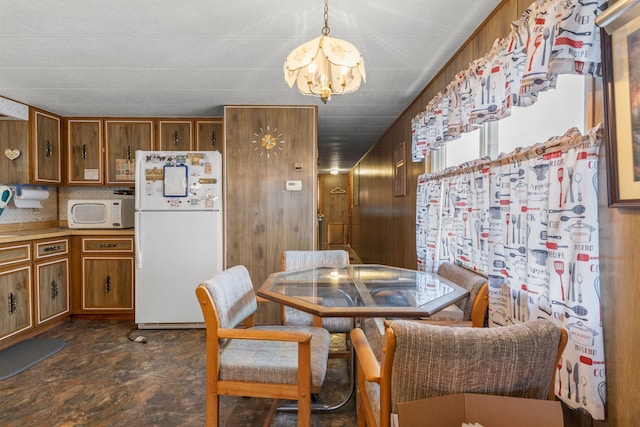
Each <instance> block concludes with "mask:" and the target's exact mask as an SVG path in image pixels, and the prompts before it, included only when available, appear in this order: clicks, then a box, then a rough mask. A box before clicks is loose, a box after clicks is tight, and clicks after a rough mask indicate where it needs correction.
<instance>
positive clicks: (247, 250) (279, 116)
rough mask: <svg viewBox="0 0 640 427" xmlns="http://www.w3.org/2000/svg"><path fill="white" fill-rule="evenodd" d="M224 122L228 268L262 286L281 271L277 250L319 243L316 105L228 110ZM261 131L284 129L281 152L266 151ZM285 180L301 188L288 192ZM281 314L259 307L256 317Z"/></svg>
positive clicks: (268, 319) (265, 319)
mask: <svg viewBox="0 0 640 427" xmlns="http://www.w3.org/2000/svg"><path fill="white" fill-rule="evenodd" d="M224 124H225V148H224V170H225V178H224V182H223V185H224V188H225V191H224V196H225V200H224V209H225V268H229V267H232V266H234V265H239V264H242V265H244V266H246V267H247V269H248V270H249V273H250V275H251V280H252V281H253V285H254V287H255V288H256V289H257V288H258V287H259V286H260V285H262V282H263V281H264V280H265V279H266V278H267V276H268V275H269V274H270V273H273V272H275V271H278V270H279V269H280V252H282V251H283V250H287V249H292V250H294V249H295V250H313V249H314V248H315V245H316V228H317V227H316V213H317V166H316V163H317V107H316V106H309V107H306V106H291V107H287V106H232V107H226V108H225V118H224ZM267 128H268V129H269V130H268V131H267ZM274 128H277V131H274ZM261 129H262V131H261ZM263 131H264V133H270V134H272V135H274V136H277V135H279V134H280V133H282V137H281V139H282V140H284V141H285V142H284V144H281V143H280V142H278V143H276V144H277V145H278V146H279V147H281V148H282V151H280V150H279V149H278V148H273V149H271V150H262V146H261V143H260V139H261V137H262V134H263ZM254 141H255V142H254ZM261 153H262V155H261ZM267 153H269V157H267ZM274 154H277V155H274ZM296 163H299V164H301V165H302V171H297V170H296V168H295V166H296ZM287 180H295V181H301V182H302V190H301V191H287V189H286V186H285V184H286V181H287ZM278 318H279V307H277V306H276V305H275V304H271V303H266V304H260V307H259V312H258V319H257V321H258V322H260V323H264V322H274V321H277V320H278Z"/></svg>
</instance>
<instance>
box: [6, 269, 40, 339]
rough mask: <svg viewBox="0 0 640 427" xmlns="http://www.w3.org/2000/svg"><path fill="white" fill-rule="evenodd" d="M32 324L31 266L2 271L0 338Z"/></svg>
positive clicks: (27, 327)
mask: <svg viewBox="0 0 640 427" xmlns="http://www.w3.org/2000/svg"><path fill="white" fill-rule="evenodd" d="M31 326H32V323H31V266H27V267H22V268H16V269H14V270H7V271H3V272H0V340H2V339H4V338H8V337H10V336H12V335H15V334H17V333H18V332H21V331H24V330H25V329H29V328H30V327H31Z"/></svg>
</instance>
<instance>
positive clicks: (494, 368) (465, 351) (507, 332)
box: [390, 320, 560, 413]
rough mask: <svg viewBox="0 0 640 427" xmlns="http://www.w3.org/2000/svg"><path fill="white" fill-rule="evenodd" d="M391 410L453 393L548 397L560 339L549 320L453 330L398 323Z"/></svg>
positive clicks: (395, 330) (406, 322) (555, 328)
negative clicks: (403, 404) (402, 404)
mask: <svg viewBox="0 0 640 427" xmlns="http://www.w3.org/2000/svg"><path fill="white" fill-rule="evenodd" d="M390 327H391V328H393V330H394V332H395V334H396V348H395V353H394V358H393V366H392V372H393V374H392V378H391V405H392V406H391V411H392V412H393V413H397V411H398V407H397V404H398V402H406V401H411V400H417V399H424V398H427V397H434V396H441V395H446V394H454V393H484V394H493V395H502V396H512V397H521V398H529V399H546V398H547V397H548V392H549V387H550V386H551V377H552V374H553V369H554V367H555V358H556V354H557V350H558V342H559V340H560V330H559V328H558V327H557V326H555V325H554V324H553V323H552V322H549V321H547V320H533V321H529V322H525V323H520V324H516V325H510V326H503V327H496V328H448V327H441V326H433V325H429V324H423V323H418V322H411V321H403V320H397V321H394V322H393V323H392V324H391V325H390Z"/></svg>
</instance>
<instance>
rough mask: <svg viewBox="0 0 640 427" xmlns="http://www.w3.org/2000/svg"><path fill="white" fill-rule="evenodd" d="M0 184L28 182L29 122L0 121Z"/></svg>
mask: <svg viewBox="0 0 640 427" xmlns="http://www.w3.org/2000/svg"><path fill="white" fill-rule="evenodd" d="M0 153H2V154H1V155H0V183H2V184H24V183H27V182H29V179H30V176H29V122H28V121H27V120H0Z"/></svg>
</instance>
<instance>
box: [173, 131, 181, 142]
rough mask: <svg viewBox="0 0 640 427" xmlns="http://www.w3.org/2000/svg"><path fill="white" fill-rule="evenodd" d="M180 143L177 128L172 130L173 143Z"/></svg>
mask: <svg viewBox="0 0 640 427" xmlns="http://www.w3.org/2000/svg"><path fill="white" fill-rule="evenodd" d="M179 143H180V138H178V130H177V129H176V130H174V131H173V145H178V144H179Z"/></svg>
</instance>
